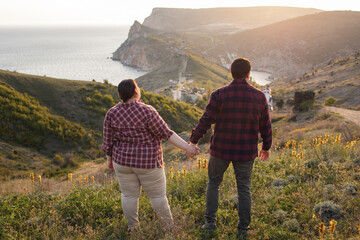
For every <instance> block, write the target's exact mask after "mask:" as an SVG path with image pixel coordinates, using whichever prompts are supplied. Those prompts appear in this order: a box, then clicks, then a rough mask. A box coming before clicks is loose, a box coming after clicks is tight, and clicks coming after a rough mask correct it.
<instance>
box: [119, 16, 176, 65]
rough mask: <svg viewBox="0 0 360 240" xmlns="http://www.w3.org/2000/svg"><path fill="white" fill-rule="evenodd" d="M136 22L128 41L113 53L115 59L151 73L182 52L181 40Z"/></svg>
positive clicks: (174, 35)
mask: <svg viewBox="0 0 360 240" xmlns="http://www.w3.org/2000/svg"><path fill="white" fill-rule="evenodd" d="M179 39H180V38H178V37H177V36H176V34H171V33H166V32H163V31H159V30H155V29H152V28H149V27H146V26H143V25H141V24H140V23H139V22H138V21H135V22H134V24H133V25H132V26H131V28H130V31H129V35H128V38H127V40H126V41H125V42H124V43H123V44H122V45H121V46H120V47H119V48H118V49H117V50H116V51H115V52H114V53H113V59H114V60H119V61H121V62H122V63H123V64H125V65H129V66H132V67H136V68H139V69H141V70H145V71H151V70H154V69H156V68H157V67H159V66H161V65H162V64H163V63H165V62H167V61H168V60H169V59H170V58H171V56H173V55H174V54H179V53H180V52H181V40H179Z"/></svg>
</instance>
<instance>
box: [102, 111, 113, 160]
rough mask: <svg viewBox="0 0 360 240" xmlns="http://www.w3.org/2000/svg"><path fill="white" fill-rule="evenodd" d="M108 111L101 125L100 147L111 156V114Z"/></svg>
mask: <svg viewBox="0 0 360 240" xmlns="http://www.w3.org/2000/svg"><path fill="white" fill-rule="evenodd" d="M110 115H111V114H110V112H107V113H106V116H105V119H104V127H103V143H102V149H103V150H104V152H105V153H106V155H108V156H112V147H113V132H112V129H111V116H110Z"/></svg>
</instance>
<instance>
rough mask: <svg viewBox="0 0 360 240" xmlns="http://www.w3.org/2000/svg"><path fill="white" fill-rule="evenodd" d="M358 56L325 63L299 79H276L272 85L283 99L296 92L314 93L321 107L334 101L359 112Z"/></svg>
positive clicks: (359, 82)
mask: <svg viewBox="0 0 360 240" xmlns="http://www.w3.org/2000/svg"><path fill="white" fill-rule="evenodd" d="M359 73H360V53H357V54H355V55H351V56H349V57H346V58H343V59H337V60H333V61H330V62H328V64H327V65H325V66H323V67H319V68H317V69H315V70H314V71H312V72H309V73H306V74H304V75H303V76H301V77H299V78H294V79H292V80H289V79H286V78H284V79H277V80H275V81H274V82H273V83H272V84H271V85H272V88H273V89H274V90H275V91H276V92H278V93H281V96H282V97H283V98H285V99H288V98H292V97H293V95H294V92H295V91H305V90H311V91H315V93H316V95H315V97H316V99H317V100H318V101H319V102H321V103H323V102H324V100H325V99H326V98H329V97H334V98H335V99H336V101H337V102H336V103H335V105H336V106H339V107H343V108H353V109H358V110H359V109H360V98H359V92H360V75H359Z"/></svg>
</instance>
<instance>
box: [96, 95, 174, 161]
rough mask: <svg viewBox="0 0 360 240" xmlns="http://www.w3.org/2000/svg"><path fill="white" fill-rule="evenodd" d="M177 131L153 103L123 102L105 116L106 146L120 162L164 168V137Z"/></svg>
mask: <svg viewBox="0 0 360 240" xmlns="http://www.w3.org/2000/svg"><path fill="white" fill-rule="evenodd" d="M173 133H174V132H173V131H171V130H170V129H169V128H168V126H167V125H166V123H165V122H164V120H163V119H162V118H161V116H160V115H159V113H158V112H157V111H156V110H155V109H154V108H153V107H152V106H149V105H146V104H144V103H142V102H141V101H132V102H128V103H127V102H126V103H119V104H117V105H116V106H114V107H112V108H111V109H110V110H109V111H108V112H107V114H106V116H105V120H104V133H103V144H102V148H103V150H104V152H105V153H106V154H107V155H109V156H112V160H113V161H114V162H116V163H117V164H120V165H123V166H128V167H136V168H155V167H158V168H161V167H163V156H162V149H161V140H162V139H169V138H170V137H171V135H172V134H173Z"/></svg>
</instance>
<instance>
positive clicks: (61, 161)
mask: <svg viewBox="0 0 360 240" xmlns="http://www.w3.org/2000/svg"><path fill="white" fill-rule="evenodd" d="M53 163H54V164H56V165H58V166H64V165H65V161H64V158H63V157H62V156H61V155H60V154H55V156H54V158H53Z"/></svg>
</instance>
